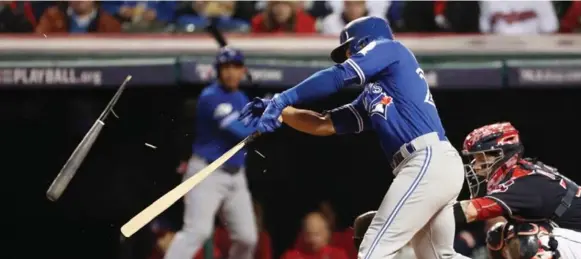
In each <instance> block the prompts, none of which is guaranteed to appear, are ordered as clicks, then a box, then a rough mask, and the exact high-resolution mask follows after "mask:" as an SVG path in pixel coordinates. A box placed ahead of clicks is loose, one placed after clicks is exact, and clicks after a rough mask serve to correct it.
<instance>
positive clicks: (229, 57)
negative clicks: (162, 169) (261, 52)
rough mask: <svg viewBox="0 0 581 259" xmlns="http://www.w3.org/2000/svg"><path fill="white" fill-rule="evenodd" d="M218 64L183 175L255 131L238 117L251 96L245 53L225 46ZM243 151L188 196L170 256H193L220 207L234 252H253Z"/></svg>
mask: <svg viewBox="0 0 581 259" xmlns="http://www.w3.org/2000/svg"><path fill="white" fill-rule="evenodd" d="M215 65H216V71H217V73H218V76H217V77H218V81H217V82H216V83H213V84H211V85H210V86H208V87H206V88H205V89H204V90H203V91H202V93H201V95H200V97H199V99H198V105H197V110H196V133H195V136H196V140H195V142H194V144H193V151H194V152H193V155H192V157H191V158H190V161H189V162H188V165H187V171H186V173H185V174H184V180H185V179H187V178H189V177H191V176H192V175H194V174H195V173H196V172H198V171H200V170H202V169H203V168H204V167H206V166H207V165H208V164H209V163H211V162H212V161H214V160H215V159H217V158H218V157H220V156H222V154H223V153H225V152H226V151H228V150H229V149H230V148H232V147H233V146H234V145H236V144H237V143H238V142H239V141H241V140H242V139H244V138H245V137H247V136H248V135H250V134H252V133H253V132H254V131H255V129H254V128H250V127H246V126H245V125H244V124H242V123H241V122H239V121H238V116H239V114H240V113H239V111H240V110H241V109H242V107H243V106H244V104H246V103H247V102H248V101H249V99H248V97H247V96H246V95H244V93H242V92H241V91H239V90H238V86H239V84H240V81H241V80H242V79H243V77H244V76H245V73H246V68H245V66H244V57H243V55H242V53H241V52H240V51H239V50H235V49H231V48H222V49H221V50H220V51H219V53H218V55H217V57H216V63H215ZM244 152H245V151H244V150H241V151H240V152H238V153H237V154H236V155H234V156H233V157H232V158H231V159H230V160H228V161H227V162H226V163H225V164H224V165H223V166H222V167H221V168H219V169H218V170H216V172H214V173H213V174H211V175H210V176H208V178H206V179H205V180H204V181H202V182H201V183H200V184H199V185H197V186H196V188H194V189H192V190H191V191H190V192H189V193H188V194H187V195H186V196H185V197H184V201H185V214H184V227H183V228H182V230H181V231H179V232H178V233H177V234H176V236H175V238H174V240H173V241H172V243H171V245H170V247H169V249H168V251H167V253H166V255H165V258H166V259H191V258H192V256H193V255H194V253H196V252H197V251H198V249H200V247H201V246H202V244H203V243H204V242H205V241H206V240H208V238H210V237H211V234H212V228H213V226H214V218H215V215H216V213H217V212H218V209H219V208H222V213H223V216H224V217H223V218H224V219H225V220H226V223H227V224H225V225H226V226H227V228H228V230H229V231H230V237H231V238H232V241H233V243H232V247H231V249H230V258H231V259H233V258H234V259H250V258H252V257H253V253H254V248H255V245H256V242H257V229H256V223H255V221H254V212H253V209H252V201H251V197H250V192H249V191H248V187H247V183H246V176H245V174H244V168H243V166H244Z"/></svg>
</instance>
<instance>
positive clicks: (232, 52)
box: [214, 47, 244, 74]
mask: <svg viewBox="0 0 581 259" xmlns="http://www.w3.org/2000/svg"><path fill="white" fill-rule="evenodd" d="M223 64H239V65H244V55H243V54H242V51H240V50H238V49H234V48H230V47H223V48H220V50H218V54H217V55H216V60H215V61H214V68H215V69H216V74H218V73H219V72H220V69H219V68H220V66H221V65H223Z"/></svg>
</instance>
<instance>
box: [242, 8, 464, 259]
mask: <svg viewBox="0 0 581 259" xmlns="http://www.w3.org/2000/svg"><path fill="white" fill-rule="evenodd" d="M340 41H341V45H340V46H339V47H338V48H336V49H335V50H334V51H333V52H332V53H331V58H332V59H333V60H334V61H335V62H337V63H340V64H337V65H335V66H333V67H330V68H328V69H324V70H321V71H319V72H317V73H315V74H314V75H312V76H311V77H309V78H308V79H306V80H305V81H303V82H301V83H300V84H299V85H297V86H295V87H293V88H291V89H288V90H286V91H284V92H283V93H281V94H280V95H277V96H275V97H274V98H273V99H271V100H261V99H255V100H254V101H253V102H252V103H250V104H248V105H247V106H246V107H245V108H244V110H243V112H242V116H241V118H247V117H249V118H251V120H249V123H250V124H256V125H257V128H258V130H259V131H260V132H271V131H274V130H275V129H277V128H278V127H280V125H281V123H280V122H279V121H278V118H279V116H281V115H282V118H283V121H284V122H285V123H287V124H288V125H290V126H291V127H293V128H295V129H297V130H299V131H303V132H306V133H309V134H313V135H320V136H327V135H331V134H345V133H359V132H362V131H365V130H371V129H373V130H375V132H377V135H378V136H379V138H380V143H381V146H382V148H383V150H384V151H385V153H386V155H387V157H388V158H389V159H391V160H392V163H391V164H392V167H393V173H394V174H395V176H396V177H395V180H394V181H393V183H392V184H391V186H390V188H389V190H388V192H387V194H386V195H385V198H384V199H383V201H382V203H381V206H380V207H379V209H378V211H377V214H376V216H375V217H374V218H373V221H372V223H371V225H370V227H369V230H368V231H367V232H366V234H365V237H364V239H363V241H362V244H361V247H360V249H359V255H358V256H359V258H360V259H380V258H381V259H392V258H394V257H395V256H396V254H397V253H398V252H399V251H400V249H401V248H402V247H404V246H405V245H406V244H407V243H408V242H410V241H411V243H412V246H413V247H414V250H415V254H416V256H417V257H418V258H421V259H427V258H439V259H441V258H462V257H463V256H461V255H460V254H457V253H456V252H455V251H454V249H453V239H454V232H455V230H454V228H455V223H454V215H453V210H452V205H453V202H454V201H455V200H456V198H457V196H458V194H459V192H460V190H461V188H462V184H463V182H464V177H463V175H464V170H463V166H462V160H461V158H460V155H459V154H458V152H457V151H456V150H455V149H454V147H452V145H451V144H450V143H449V142H448V140H447V139H446V136H445V132H444V128H443V127H442V124H441V122H440V118H439V115H438V111H437V109H436V105H435V103H434V100H433V98H432V95H431V93H430V90H429V87H428V84H427V82H426V80H425V78H424V72H423V71H422V69H421V68H420V67H419V65H418V62H417V61H416V58H415V57H414V55H413V53H412V52H411V51H410V50H409V49H408V48H406V47H405V46H404V45H403V44H402V43H401V42H399V41H396V40H394V39H393V35H392V32H391V29H390V27H389V24H388V23H387V21H386V20H384V19H382V18H378V17H363V18H359V19H357V20H354V21H352V22H350V23H349V24H347V25H346V26H345V28H344V29H343V32H342V33H341V36H340ZM353 84H357V85H360V86H361V88H362V90H363V91H362V93H361V94H360V95H359V97H357V98H356V99H355V100H354V101H353V102H352V103H349V104H347V105H344V106H342V107H339V108H337V109H334V110H332V111H330V112H329V113H326V114H324V115H323V114H318V113H316V112H313V111H308V110H300V109H295V108H293V107H290V106H291V105H294V104H298V103H300V102H306V101H312V100H315V99H317V98H322V97H325V96H328V95H330V94H332V93H335V92H337V91H338V90H339V89H341V88H344V87H346V86H349V85H353ZM264 106H267V107H266V109H264Z"/></svg>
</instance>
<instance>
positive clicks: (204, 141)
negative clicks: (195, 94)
mask: <svg viewBox="0 0 581 259" xmlns="http://www.w3.org/2000/svg"><path fill="white" fill-rule="evenodd" d="M247 102H249V99H248V97H247V96H246V95H245V94H244V93H243V92H241V91H232V92H229V91H226V90H225V89H224V88H223V87H222V86H220V84H219V83H214V84H211V85H209V86H208V87H206V88H205V89H204V90H203V91H202V93H201V94H200V97H199V99H198V105H197V109H196V128H195V141H194V144H193V152H194V154H196V155H197V156H200V157H202V158H204V159H206V160H208V162H212V161H214V160H216V159H217V158H218V157H220V156H222V154H224V153H225V152H226V151H228V150H229V149H230V148H232V147H233V146H235V145H236V144H238V142H240V141H241V140H242V139H244V138H245V137H247V136H248V135H250V134H252V133H253V132H254V131H255V129H254V128H252V127H245V126H244V124H243V123H242V122H240V121H238V117H239V115H240V110H242V108H243V107H244V105H245V104H246V103H247ZM244 152H246V151H245V150H241V151H240V152H238V153H236V155H234V156H233V157H232V158H231V159H230V160H228V161H227V162H226V164H227V165H229V166H234V167H242V165H243V164H244Z"/></svg>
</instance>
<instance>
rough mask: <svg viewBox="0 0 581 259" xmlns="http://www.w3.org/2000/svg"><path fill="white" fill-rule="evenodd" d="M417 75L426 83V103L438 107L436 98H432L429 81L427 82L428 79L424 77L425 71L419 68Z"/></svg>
mask: <svg viewBox="0 0 581 259" xmlns="http://www.w3.org/2000/svg"><path fill="white" fill-rule="evenodd" d="M416 74H418V76H419V77H420V78H421V79H422V80H424V81H425V82H426V98H425V99H424V102H425V103H428V104H431V105H433V106H436V103H435V102H434V97H432V93H431V92H430V85H428V80H426V77H425V76H424V70H422V69H421V68H419V67H418V69H416Z"/></svg>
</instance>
